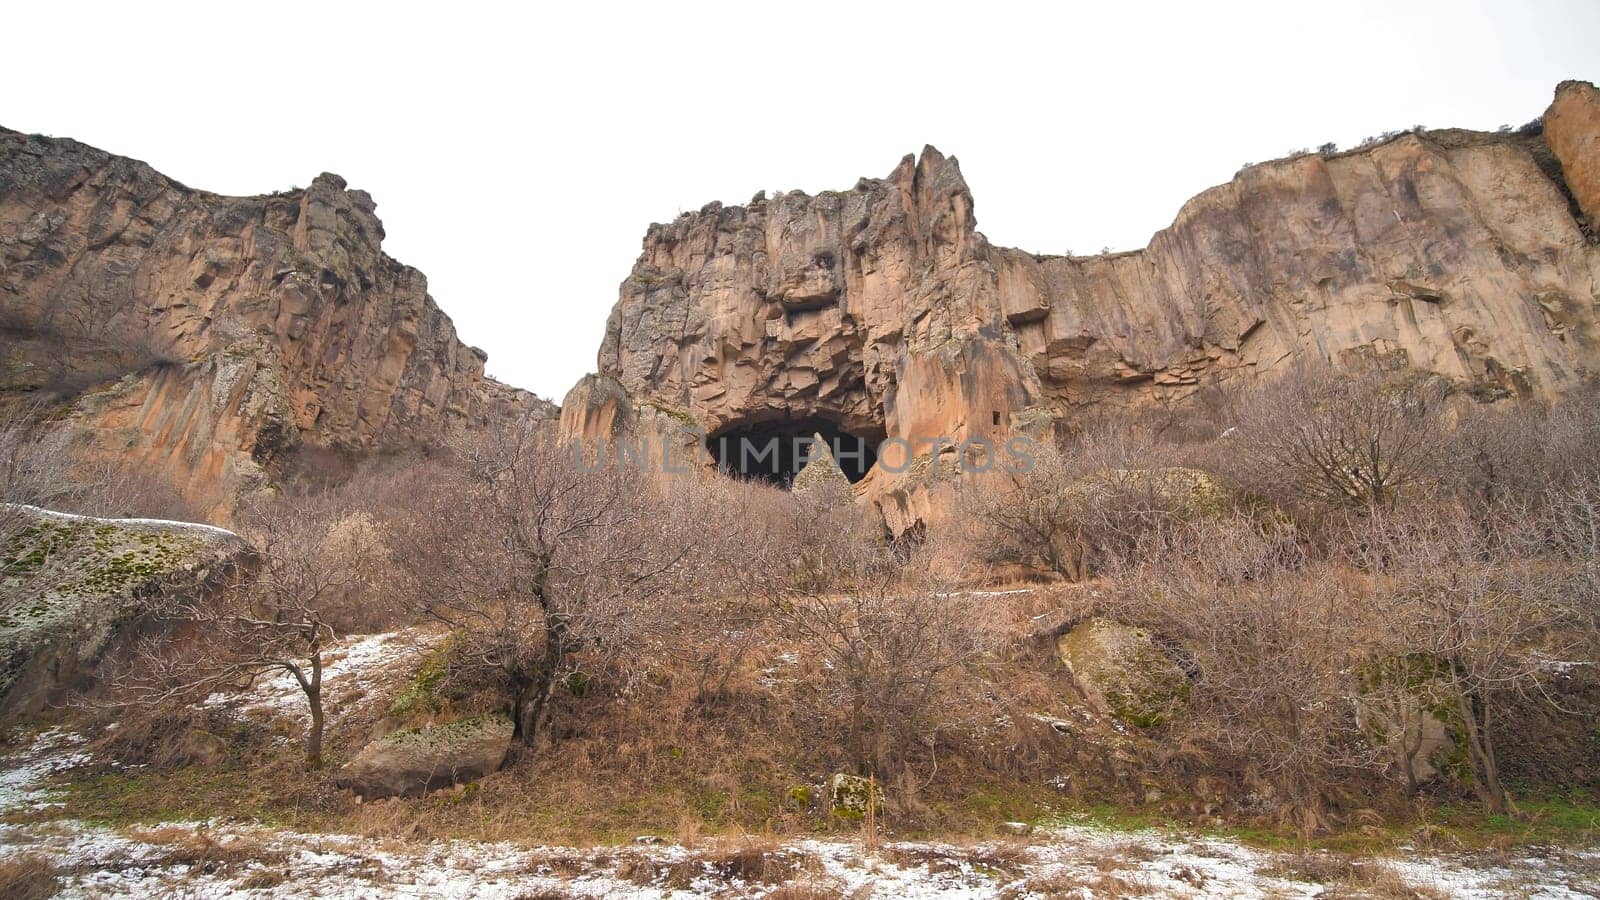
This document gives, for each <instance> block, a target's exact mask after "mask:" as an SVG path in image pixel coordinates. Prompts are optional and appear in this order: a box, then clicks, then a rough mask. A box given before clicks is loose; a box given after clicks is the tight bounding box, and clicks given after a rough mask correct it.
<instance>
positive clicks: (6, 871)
mask: <svg viewBox="0 0 1600 900" xmlns="http://www.w3.org/2000/svg"><path fill="white" fill-rule="evenodd" d="M58 874H59V870H58V869H57V868H56V864H55V863H54V862H52V861H51V860H50V859H49V858H47V857H45V856H41V855H39V854H37V853H19V854H17V855H16V856H9V857H6V858H5V859H3V860H0V897H6V898H8V900H45V898H47V897H54V896H55V895H56V893H57V892H58V891H60V890H61V882H60V880H59V878H58Z"/></svg>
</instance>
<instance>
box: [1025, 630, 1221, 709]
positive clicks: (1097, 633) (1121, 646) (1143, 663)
mask: <svg viewBox="0 0 1600 900" xmlns="http://www.w3.org/2000/svg"><path fill="white" fill-rule="evenodd" d="M1056 651H1057V652H1058V653H1059V654H1060V657H1061V661H1062V662H1063V663H1065V664H1066V666H1067V668H1068V669H1069V670H1070V671H1071V672H1072V678H1073V681H1074V682H1075V683H1076V684H1077V685H1078V688H1079V690H1081V691H1083V694H1084V696H1085V697H1086V698H1087V699H1088V701H1089V703H1090V704H1091V705H1093V706H1094V707H1096V708H1097V709H1098V710H1099V711H1101V712H1102V713H1106V714H1109V715H1111V716H1114V717H1116V718H1117V719H1119V720H1121V721H1123V722H1126V723H1128V724H1129V725H1136V726H1138V727H1140V728H1151V727H1154V726H1157V725H1160V724H1162V723H1164V722H1167V721H1170V720H1171V719H1172V717H1173V716H1175V715H1177V713H1178V712H1179V711H1181V710H1182V708H1183V706H1184V705H1185V704H1186V703H1187V702H1188V700H1189V692H1190V684H1189V678H1188V676H1187V675H1186V674H1184V671H1183V669H1182V668H1180V667H1179V666H1178V664H1177V663H1176V662H1175V661H1174V660H1173V659H1172V658H1171V657H1170V656H1168V655H1167V654H1166V653H1165V652H1164V651H1163V650H1162V649H1161V647H1159V646H1158V645H1157V644H1156V642H1155V640H1154V639H1153V638H1152V637H1151V636H1150V633H1149V632H1148V631H1145V630H1144V629H1143V628H1135V627H1133V626H1131V625H1124V624H1122V623H1120V622H1113V621H1111V620H1110V619H1102V618H1094V619H1089V620H1087V621H1085V622H1082V623H1081V624H1079V625H1078V626H1077V627H1075V628H1073V629H1072V630H1071V631H1069V632H1067V633H1066V634H1063V635H1061V636H1060V637H1059V638H1057V639H1056Z"/></svg>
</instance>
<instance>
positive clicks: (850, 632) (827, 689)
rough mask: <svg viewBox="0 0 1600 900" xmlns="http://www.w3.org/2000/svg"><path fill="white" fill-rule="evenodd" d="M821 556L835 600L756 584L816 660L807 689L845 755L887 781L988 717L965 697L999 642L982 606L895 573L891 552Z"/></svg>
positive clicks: (846, 543) (843, 539) (801, 587)
mask: <svg viewBox="0 0 1600 900" xmlns="http://www.w3.org/2000/svg"><path fill="white" fill-rule="evenodd" d="M819 543H826V544H827V547H826V551H825V552H824V553H823V554H822V555H823V558H825V559H826V560H827V565H828V566H829V569H830V571H831V572H832V573H833V586H834V590H833V591H831V592H828V593H822V592H819V591H817V590H815V589H814V588H813V587H812V586H811V585H810V584H809V583H807V582H806V581H804V580H803V581H801V582H799V583H795V582H788V583H785V582H784V581H781V580H773V579H761V578H758V579H753V580H752V581H751V583H750V584H749V590H751V591H752V592H753V593H754V594H755V595H756V596H761V597H764V598H765V599H766V601H767V603H768V604H769V607H770V610H771V614H772V615H773V617H774V618H775V619H776V620H777V623H778V627H779V629H780V630H781V631H782V633H784V634H787V635H790V636H792V637H794V638H798V639H800V640H801V642H802V643H803V644H804V645H806V646H809V647H810V648H811V649H812V650H813V651H814V652H815V653H817V654H818V656H819V657H820V659H821V661H822V665H821V666H819V667H817V668H816V670H815V671H814V675H813V682H812V683H811V684H809V685H808V688H809V690H810V691H812V692H814V695H815V699H816V702H817V703H819V704H821V706H822V708H823V710H824V711H825V712H831V713H833V714H836V715H842V718H843V719H844V722H845V740H844V749H845V751H846V753H847V754H848V755H849V756H850V757H851V758H852V759H853V760H854V761H855V763H856V764H858V765H862V766H869V767H871V768H872V769H873V770H875V771H877V772H879V773H883V774H887V773H888V772H890V771H892V770H893V766H894V764H895V763H901V762H904V761H905V759H906V753H907V751H908V749H911V748H916V747H929V746H932V745H933V743H934V742H935V741H936V740H937V737H938V735H939V733H940V732H941V731H942V730H945V729H951V728H956V727H959V726H960V725H961V724H963V722H964V720H965V719H966V717H967V716H970V715H972V714H975V713H980V712H981V710H982V709H983V708H984V707H985V704H982V703H981V701H976V700H975V699H974V696H975V695H973V694H972V693H970V692H968V693H967V694H966V698H965V700H962V699H959V698H961V697H962V696H963V691H964V689H967V688H970V687H971V686H972V682H971V677H972V676H973V675H974V674H975V673H974V666H975V665H976V664H977V663H978V661H979V660H981V659H983V658H984V656H985V655H986V654H988V653H990V652H991V651H992V650H993V649H994V648H995V647H996V646H997V644H998V640H999V638H1000V637H1001V634H1000V631H999V629H998V628H997V627H996V626H995V623H994V617H993V616H992V615H989V614H988V611H987V610H986V609H985V608H984V602H983V600H982V598H978V597H975V596H973V595H971V594H968V593H959V592H952V591H951V590H949V588H948V585H944V584H940V583H937V582H935V581H933V580H931V579H930V578H928V577H919V575H923V574H924V573H926V572H928V571H929V567H927V566H925V565H921V564H919V563H918V562H916V561H913V562H912V563H910V564H909V565H907V566H905V568H904V569H902V568H901V566H900V565H899V563H898V561H897V560H896V558H895V556H894V554H893V553H892V552H890V551H889V549H888V548H885V547H882V546H879V545H875V544H872V543H863V542H860V541H857V540H853V539H852V535H851V534H850V533H849V532H844V533H842V534H837V535H834V536H833V537H832V539H831V540H827V541H823V540H821V539H819Z"/></svg>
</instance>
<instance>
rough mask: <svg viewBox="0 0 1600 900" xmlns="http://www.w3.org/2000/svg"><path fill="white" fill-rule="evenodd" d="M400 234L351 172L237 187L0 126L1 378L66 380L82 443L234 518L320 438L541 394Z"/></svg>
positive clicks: (431, 434) (496, 407)
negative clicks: (391, 240) (522, 383)
mask: <svg viewBox="0 0 1600 900" xmlns="http://www.w3.org/2000/svg"><path fill="white" fill-rule="evenodd" d="M382 238H383V226H382V224H381V223H380V222H379V221H378V218H377V216H376V215H375V214H374V204H373V202H372V198H371V197H369V196H368V195H367V194H366V193H365V192H363V191H353V190H347V189H346V186H345V183H344V181H343V180H342V179H340V178H339V177H338V176H336V175H326V174H325V175H321V176H319V177H318V178H317V179H316V180H315V181H314V182H313V183H312V184H311V186H310V187H308V188H306V189H303V190H292V191H287V192H283V193H279V194H272V195H267V196H259V197H223V196H218V195H216V194H209V193H206V192H203V191H197V190H193V189H190V188H188V187H185V186H184V185H181V184H178V183H177V182H174V181H172V180H170V179H168V178H166V177H164V176H162V175H161V174H159V173H157V172H156V171H154V170H153V169H151V168H150V167H149V166H147V165H145V164H144V163H140V162H137V161H135V160H130V159H124V158H120V157H116V156H112V155H110V154H107V153H104V152H102V151H99V150H96V149H94V148H91V147H87V146H84V145H83V144H79V143H77V142H75V141H70V140H54V139H48V138H43V137H39V136H28V135H23V134H19V133H16V132H13V131H6V130H3V129H0V340H3V341H4V345H5V346H4V347H3V348H0V391H5V392H8V393H9V394H10V395H11V396H13V397H18V396H24V397H26V396H35V397H38V396H46V395H48V396H50V397H52V398H56V399H59V398H62V397H65V398H66V402H68V403H69V404H70V409H69V411H68V412H67V414H66V421H67V422H68V426H69V427H71V428H73V429H74V430H75V432H76V433H77V434H78V435H79V437H80V439H81V441H82V442H83V443H84V444H86V445H88V446H90V447H92V448H95V449H96V450H98V451H99V452H101V453H103V454H107V455H115V456H118V457H120V458H123V459H126V460H129V461H132V462H135V463H137V464H140V465H144V466H147V467H149V468H150V469H151V470H152V471H156V472H163V473H166V474H167V475H170V476H171V477H172V478H173V479H174V480H175V481H177V482H178V483H179V484H180V485H181V486H182V487H183V488H184V489H185V491H186V492H187V493H188V494H189V495H190V497H191V498H192V499H194V500H195V501H196V502H198V503H200V504H202V505H204V506H206V507H209V508H211V509H212V510H213V511H214V515H215V516H216V517H218V518H226V516H227V512H228V511H229V510H230V509H231V508H232V506H233V504H234V503H235V502H236V501H237V499H238V498H239V496H240V495H241V494H242V493H245V492H248V491H250V490H252V489H254V488H256V487H259V486H261V485H262V484H263V483H264V482H265V479H266V468H265V467H266V466H267V465H268V464H270V463H271V462H272V461H273V460H274V459H275V458H279V457H281V456H282V455H283V454H285V453H286V452H289V451H291V450H292V449H293V448H295V447H296V446H297V445H299V444H300V443H302V442H305V443H307V444H310V445H316V446H321V447H326V448H330V449H337V450H349V451H361V450H370V449H375V448H391V447H400V446H407V445H413V444H419V443H428V442H431V441H435V440H438V439H439V438H441V437H442V436H443V435H444V434H445V433H446V432H447V431H448V430H449V429H451V428H454V427H467V426H472V425H482V424H485V423H486V422H487V421H488V420H489V419H490V418H492V417H495V416H499V415H505V414H515V413H516V412H518V411H528V410H536V409H538V408H540V407H541V404H542V401H539V400H537V398H534V397H533V396H532V395H531V394H527V393H525V392H521V391H515V390H513V389H510V388H507V387H505V386H503V385H500V384H498V383H496V382H494V381H492V380H490V379H488V378H485V377H484V374H483V366H484V359H485V357H484V354H483V353H482V351H479V350H477V349H476V348H473V347H468V346H465V345H463V344H462V343H461V342H460V340H459V339H458V338H457V337H456V333H455V328H454V327H453V326H452V324H451V322H450V319H449V318H448V317H447V316H446V315H445V314H444V313H443V312H441V311H440V310H439V308H438V306H437V305H435V303H434V301H433V298H431V297H430V296H429V295H428V292H427V280H426V278H425V277H424V276H423V275H422V273H420V272H418V271H417V270H415V269H412V268H410V267H408V266H404V265H401V264H400V263H398V262H396V261H395V260H393V259H391V258H389V257H388V256H387V255H385V254H384V253H383V252H382V249H381V247H380V242H381V240H382Z"/></svg>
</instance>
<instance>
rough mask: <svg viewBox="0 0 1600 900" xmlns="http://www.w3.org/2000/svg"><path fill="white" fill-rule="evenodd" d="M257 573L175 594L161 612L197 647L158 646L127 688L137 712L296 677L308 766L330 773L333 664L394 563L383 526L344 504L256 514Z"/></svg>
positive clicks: (278, 506) (302, 502) (245, 528)
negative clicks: (349, 626)
mask: <svg viewBox="0 0 1600 900" xmlns="http://www.w3.org/2000/svg"><path fill="white" fill-rule="evenodd" d="M240 530H241V532H242V533H243V534H244V535H245V536H247V538H248V539H249V540H250V542H251V544H252V547H253V548H254V555H255V558H256V560H255V563H254V565H253V566H252V567H251V568H250V570H249V571H248V572H245V573H243V574H242V577H241V578H240V579H239V580H238V581H237V582H236V583H235V584H233V585H230V586H229V587H227V588H226V589H225V590H223V591H222V592H220V593H219V594H217V595H196V594H182V593H175V594H171V595H168V596H166V597H164V598H163V602H162V603H161V604H160V605H159V606H158V608H157V610H156V612H157V613H158V615H160V616H161V617H162V618H164V619H166V620H168V621H170V622H174V623H179V624H181V625H184V626H187V631H188V633H189V635H190V640H189V641H187V642H183V643H177V644H175V643H172V642H169V641H166V640H158V641H155V642H152V643H150V644H149V645H147V647H146V652H145V653H144V655H143V656H144V658H143V659H142V660H141V665H140V666H138V667H137V668H136V669H134V671H133V672H132V673H131V674H130V676H129V677H128V678H127V679H125V680H124V682H123V684H122V687H123V688H124V690H125V692H126V693H125V696H127V697H128V698H129V699H130V700H131V701H132V702H134V703H137V704H141V705H160V704H163V703H168V702H183V701H185V700H187V699H190V698H192V697H194V696H195V695H201V696H203V695H204V694H205V693H209V692H210V691H211V690H214V689H216V688H218V687H222V686H234V687H237V686H246V687H248V686H249V685H251V684H254V683H255V682H256V681H257V680H258V679H261V678H263V677H266V676H269V675H272V674H275V673H280V672H287V673H288V674H290V675H292V676H293V677H294V679H295V681H296V683H298V684H299V686H300V689H301V691H302V692H304V694H305V698H306V703H307V706H308V712H309V716H310V726H309V727H308V728H307V730H306V747H305V750H306V759H307V761H308V763H309V764H310V765H311V766H312V767H317V766H320V765H321V763H322V736H323V729H324V723H325V721H326V714H325V711H324V709H323V702H322V700H323V693H324V690H325V684H324V679H323V674H324V654H325V653H326V651H327V650H328V648H329V646H330V645H331V644H332V643H333V642H334V641H335V640H336V639H337V638H338V636H339V635H340V634H341V633H343V632H344V631H345V629H344V628H343V627H342V626H344V625H345V623H347V622H351V621H354V620H357V619H358V618H359V617H362V616H368V615H371V610H370V606H371V605H372V604H374V602H375V601H374V600H373V598H371V597H370V596H368V595H367V594H366V593H365V589H367V588H369V587H371V586H372V585H373V584H374V583H375V581H376V577H377V573H379V572H380V571H381V570H382V568H383V567H384V566H385V565H386V564H388V562H389V561H390V557H389V550H388V548H387V546H386V545H385V543H384V540H383V537H382V535H381V534H380V532H379V530H378V528H377V526H376V525H375V523H374V522H373V521H372V519H371V518H370V517H369V516H367V515H366V514H364V513H361V512H358V511H354V510H351V509H350V508H349V507H348V506H346V505H345V504H343V503H342V502H341V501H340V500H339V499H338V498H335V497H331V496H321V497H317V498H298V499H296V500H279V501H272V502H267V503H263V504H260V505H257V506H255V507H252V508H250V509H247V510H246V511H245V512H244V513H243V514H242V515H241V527H240Z"/></svg>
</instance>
